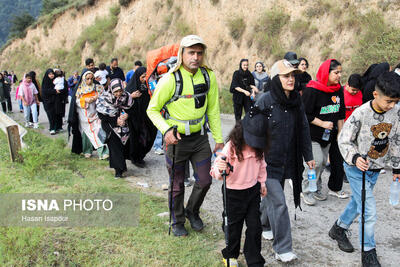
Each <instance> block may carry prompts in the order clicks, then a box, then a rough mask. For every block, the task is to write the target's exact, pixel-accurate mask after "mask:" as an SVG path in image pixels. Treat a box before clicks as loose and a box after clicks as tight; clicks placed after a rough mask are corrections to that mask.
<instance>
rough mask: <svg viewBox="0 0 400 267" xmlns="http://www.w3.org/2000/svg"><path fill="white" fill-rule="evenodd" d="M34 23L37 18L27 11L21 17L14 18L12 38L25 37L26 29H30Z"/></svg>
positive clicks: (11, 31) (11, 30) (12, 20)
mask: <svg viewBox="0 0 400 267" xmlns="http://www.w3.org/2000/svg"><path fill="white" fill-rule="evenodd" d="M33 22H35V18H34V17H32V16H31V15H30V14H29V13H28V12H26V11H25V12H24V13H22V14H21V15H19V16H14V17H13V18H12V19H11V24H12V25H11V29H10V36H11V37H18V38H23V37H25V34H26V31H25V30H26V28H28V27H29V26H30V25H31V24H32V23H33Z"/></svg>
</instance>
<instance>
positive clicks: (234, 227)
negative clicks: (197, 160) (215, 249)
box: [222, 183, 265, 266]
mask: <svg viewBox="0 0 400 267" xmlns="http://www.w3.org/2000/svg"><path fill="white" fill-rule="evenodd" d="M260 188H261V185H260V183H257V184H256V185H255V186H253V187H251V188H248V189H244V190H233V189H226V201H227V212H228V226H229V231H228V232H229V238H228V240H229V242H228V246H227V247H226V248H224V249H223V250H222V255H223V257H224V258H225V259H227V258H237V257H239V251H240V239H241V236H242V229H243V222H244V221H246V227H247V229H246V239H245V242H244V248H243V252H244V256H245V258H246V262H247V266H264V263H265V260H264V258H263V256H262V255H261V233H262V228H261V221H260ZM222 193H223V188H222ZM223 216H224V214H222V217H223Z"/></svg>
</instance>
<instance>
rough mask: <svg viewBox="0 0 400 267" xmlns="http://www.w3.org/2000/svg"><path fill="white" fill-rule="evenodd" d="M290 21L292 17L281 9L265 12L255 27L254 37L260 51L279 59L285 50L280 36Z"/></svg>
mask: <svg viewBox="0 0 400 267" xmlns="http://www.w3.org/2000/svg"><path fill="white" fill-rule="evenodd" d="M289 20H290V15H289V14H287V13H286V12H285V11H284V10H283V9H281V8H274V9H272V10H267V11H265V12H263V13H262V14H261V16H260V17H259V18H258V19H257V24H256V25H255V26H254V34H253V35H254V36H255V43H256V45H257V48H258V50H260V51H262V52H263V53H267V54H272V55H273V56H274V58H276V57H278V56H279V55H280V54H281V53H282V50H283V48H282V44H281V42H280V38H279V36H280V33H281V31H282V29H283V27H284V26H285V25H287V24H288V22H289Z"/></svg>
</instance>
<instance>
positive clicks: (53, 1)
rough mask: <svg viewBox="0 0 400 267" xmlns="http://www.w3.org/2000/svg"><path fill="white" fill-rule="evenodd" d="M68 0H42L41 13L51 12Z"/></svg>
mask: <svg viewBox="0 0 400 267" xmlns="http://www.w3.org/2000/svg"><path fill="white" fill-rule="evenodd" d="M68 2H69V1H65V0H43V2H42V11H41V14H42V15H46V14H49V13H51V11H53V10H54V9H56V8H59V7H62V6H65V5H68Z"/></svg>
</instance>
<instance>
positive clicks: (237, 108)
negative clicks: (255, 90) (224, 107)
mask: <svg viewBox="0 0 400 267" xmlns="http://www.w3.org/2000/svg"><path fill="white" fill-rule="evenodd" d="M250 107H251V100H250V97H248V96H243V98H242V101H240V102H238V101H234V102H233V111H234V113H235V120H236V121H240V120H241V119H242V112H243V108H244V113H245V114H246V113H247V112H248V111H249V109H250Z"/></svg>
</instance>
